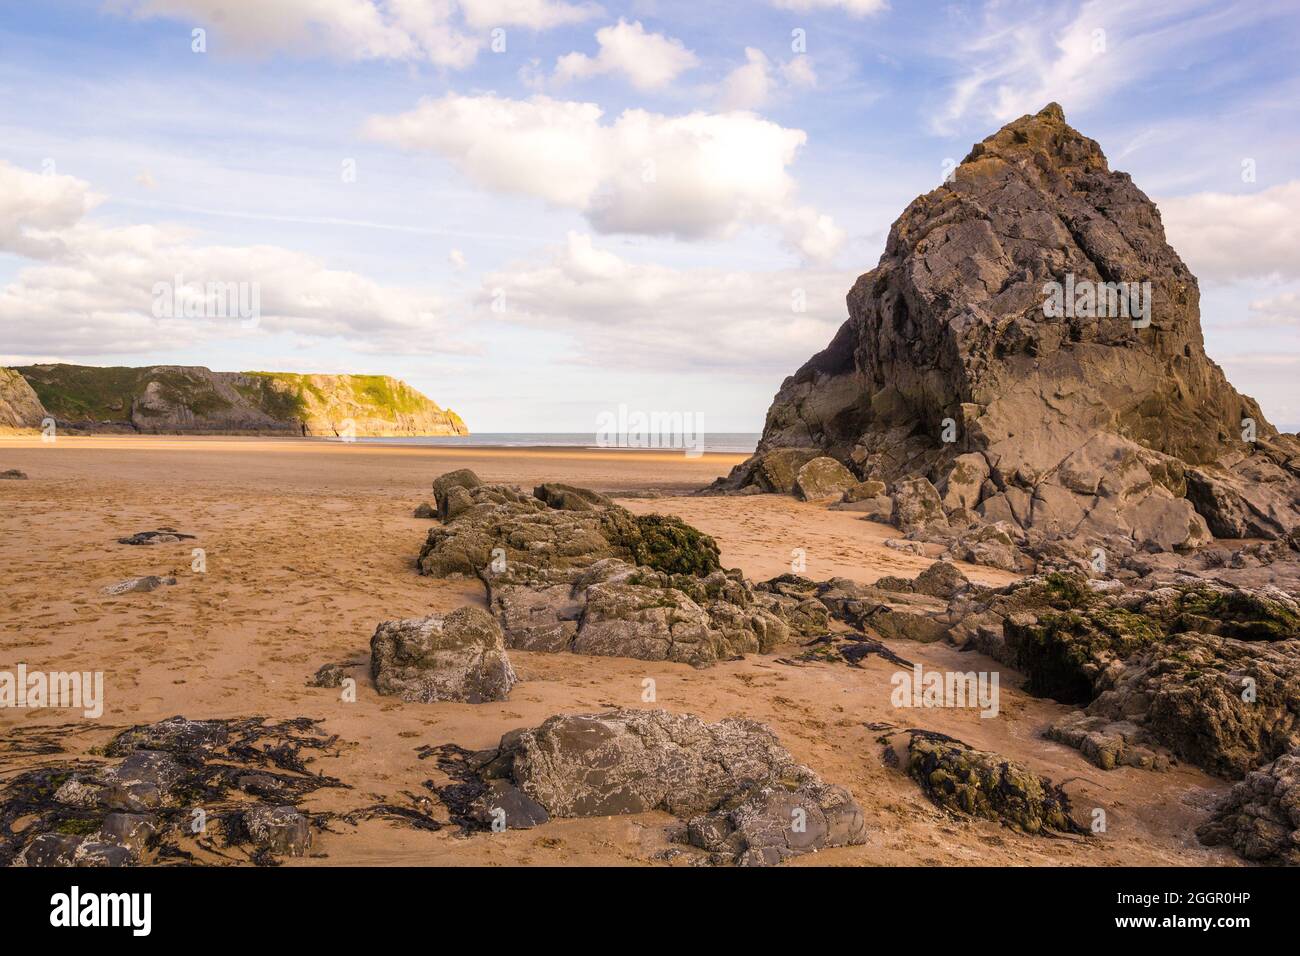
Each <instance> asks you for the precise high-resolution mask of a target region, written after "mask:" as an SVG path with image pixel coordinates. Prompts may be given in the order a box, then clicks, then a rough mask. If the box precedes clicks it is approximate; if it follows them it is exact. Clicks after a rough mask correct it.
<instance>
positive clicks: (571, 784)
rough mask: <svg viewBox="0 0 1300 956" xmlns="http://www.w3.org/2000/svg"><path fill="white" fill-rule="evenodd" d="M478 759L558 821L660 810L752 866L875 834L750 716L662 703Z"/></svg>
mask: <svg viewBox="0 0 1300 956" xmlns="http://www.w3.org/2000/svg"><path fill="white" fill-rule="evenodd" d="M476 762H477V764H478V765H479V766H480V767H481V768H482V769H481V771H480V773H481V774H482V776H483V777H484V778H485V780H486V781H489V782H491V783H492V785H493V786H495V787H497V788H498V789H500V788H501V787H502V784H498V783H496V781H503V782H504V783H505V784H508V785H509V786H512V787H515V788H518V790H519V791H520V792H521V793H522V794H523V795H524V796H525V797H526V798H527V799H528V800H530V801H532V802H533V803H535V804H536V805H538V806H539V807H541V808H542V809H543V810H544V811H545V813H546V814H547V815H549V816H550V817H592V816H615V815H620V814H631V813H644V812H647V811H651V810H662V811H666V812H668V813H671V814H673V815H675V816H678V817H681V818H682V819H684V820H686V821H687V827H686V838H687V840H688V841H689V842H690V843H692V844H693V845H695V846H697V847H700V848H702V849H705V850H708V851H710V852H712V853H716V854H720V855H721V856H722V858H724V859H726V860H731V861H734V862H738V863H741V864H744V865H764V864H770V863H778V862H780V861H782V860H784V859H787V858H789V857H791V856H796V855H798V854H801V853H805V852H809V851H815V850H818V849H823V848H826V847H832V846H845V845H849V844H855V843H862V842H864V840H865V825H864V823H863V817H862V812H861V810H860V808H859V807H858V806H857V804H856V803H855V802H854V801H853V799H852V797H851V796H850V795H849V794H848V792H847V791H845V790H844V789H843V788H840V787H835V786H830V785H827V784H825V783H823V782H822V781H821V779H820V778H819V777H818V776H817V775H816V774H815V773H814V772H813V771H812V770H810V769H808V768H807V767H804V766H802V765H800V764H798V763H796V762H795V761H794V758H792V757H791V756H790V754H789V753H788V752H787V751H786V750H785V749H784V748H783V747H782V746H781V745H780V743H779V741H778V740H777V738H776V736H775V735H774V734H773V733H772V731H771V730H769V729H768V728H767V727H765V726H764V725H762V724H759V723H756V722H754V721H750V720H742V719H737V718H728V719H725V720H722V721H719V722H718V723H715V724H707V723H705V722H704V721H702V720H701V719H700V718H698V717H695V716H693V715H691V714H670V713H668V712H666V711H662V710H650V711H639V710H615V711H609V712H606V713H602V714H591V715H560V716H555V717H551V718H548V719H547V720H546V721H544V722H543V723H542V724H541V725H540V726H538V727H535V728H531V729H527V730H523V731H512V732H511V733H509V734H507V735H505V736H504V737H502V739H501V743H500V745H499V747H498V748H497V750H496V751H495V752H493V753H490V754H484V755H482V756H481V757H480V758H479V759H478V760H477V761H476ZM485 802H490V801H485ZM508 820H509V814H508V812H507V821H508Z"/></svg>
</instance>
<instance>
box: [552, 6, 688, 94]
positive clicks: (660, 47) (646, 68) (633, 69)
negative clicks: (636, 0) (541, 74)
mask: <svg viewBox="0 0 1300 956" xmlns="http://www.w3.org/2000/svg"><path fill="white" fill-rule="evenodd" d="M596 43H597V44H598V45H599V47H600V51H599V52H598V53H597V54H596V55H595V56H594V57H590V56H587V55H586V54H584V53H568V54H566V55H564V56H562V57H560V58H559V59H558V60H556V61H555V81H556V82H557V83H567V82H569V81H571V80H582V79H587V78H588V77H592V76H599V75H601V74H605V73H622V74H624V75H625V76H626V77H627V79H628V81H629V82H630V83H631V84H632V85H633V86H634V87H636V88H637V89H638V90H658V89H662V88H663V87H665V86H668V84H670V83H672V81H673V80H675V79H676V78H677V77H678V76H680V75H681V74H682V73H684V72H686V71H687V70H689V69H691V68H693V67H695V66H696V65H697V64H698V63H699V60H698V59H697V58H696V56H695V54H694V53H692V52H691V51H690V50H688V49H687V48H686V47H685V45H683V43H682V41H681V40H675V39H673V38H671V37H666V36H664V35H663V34H662V33H646V32H645V28H644V27H643V26H641V23H640V21H636V22H633V23H628V22H627V21H626V20H623V19H620V20H619V21H618V23H617V24H615V25H613V26H608V27H602V28H601V29H599V30H597V31H596Z"/></svg>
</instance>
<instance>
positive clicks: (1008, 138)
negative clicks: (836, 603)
mask: <svg viewBox="0 0 1300 956" xmlns="http://www.w3.org/2000/svg"><path fill="white" fill-rule="evenodd" d="M1143 283H1147V285H1143ZM1130 284H1131V285H1130ZM1130 293H1132V294H1131V295H1130ZM1067 295H1068V296H1069V301H1068V302H1066V301H1065V297H1066V296H1067ZM1058 306H1060V308H1058ZM848 308H849V319H848V321H847V322H846V323H845V324H844V325H843V327H842V328H841V329H840V330H839V332H838V333H837V334H836V336H835V338H834V339H833V341H832V342H831V343H830V345H829V346H828V347H827V348H826V349H825V350H824V351H823V352H821V353H819V354H817V355H815V356H813V358H812V359H810V360H809V361H808V363H807V364H805V365H804V366H803V368H801V369H800V370H799V371H798V372H796V373H795V374H794V375H793V376H791V377H790V378H788V379H787V380H786V381H785V383H784V384H783V385H782V387H781V390H780V392H779V393H778V394H777V396H776V399H775V400H774V402H773V404H772V406H771V408H770V409H769V411H768V415H767V421H766V424H765V427H764V431H763V437H762V440H761V442H760V444H759V446H758V449H757V451H756V453H755V454H754V456H753V457H752V458H750V459H749V460H748V461H747V462H745V463H744V464H742V465H740V466H738V467H737V468H736V469H735V471H734V472H733V473H732V474H731V475H730V476H729V477H728V478H727V479H725V480H723V481H721V482H719V484H718V485H717V487H716V488H715V489H714V490H715V491H724V492H725V491H727V490H738V489H746V488H755V489H758V490H762V491H781V492H786V491H789V490H790V489H791V488H792V487H793V485H794V482H793V480H792V479H791V476H792V474H794V473H796V472H797V470H798V468H799V467H800V466H801V465H802V464H803V463H804V462H807V461H809V460H812V459H815V458H817V457H819V456H830V457H832V458H835V459H836V460H838V461H839V462H841V463H842V464H843V465H844V466H845V467H847V468H848V469H849V470H851V471H852V472H853V473H854V475H855V477H858V478H861V479H864V480H866V479H875V480H880V481H883V482H885V483H887V484H888V485H889V486H890V489H891V491H892V493H893V494H894V496H895V509H894V519H895V520H896V521H897V522H898V523H899V526H900V527H901V528H903V529H904V530H906V531H907V532H909V533H910V534H912V535H913V536H919V537H922V538H923V540H932V541H933V540H944V539H952V538H954V537H955V536H956V535H957V534H958V532H959V530H960V529H959V528H951V529H949V528H945V527H944V526H945V524H948V523H949V521H950V519H951V517H952V515H953V514H954V513H956V512H960V513H961V520H960V521H959V522H958V523H957V524H958V525H959V526H961V527H965V526H966V525H968V524H969V523H976V524H982V523H985V524H992V523H1005V525H1006V526H1008V527H1010V528H1012V529H1013V534H1014V535H1015V536H1016V537H1017V538H1018V539H1022V540H1017V542H1016V543H1017V546H1018V547H1025V548H1027V549H1028V550H1030V551H1031V552H1037V551H1039V550H1040V549H1041V548H1042V547H1043V545H1044V543H1045V542H1050V541H1052V540H1058V539H1068V540H1070V541H1072V542H1074V543H1076V544H1077V546H1078V547H1080V548H1083V549H1091V548H1092V547H1102V548H1105V549H1106V550H1107V551H1108V552H1109V553H1110V555H1111V557H1112V559H1114V558H1117V557H1119V556H1123V555H1125V554H1132V553H1134V552H1178V553H1182V552H1188V551H1193V550H1195V549H1197V548H1200V547H1202V546H1204V545H1206V544H1207V543H1208V542H1209V541H1210V540H1211V532H1212V533H1213V534H1215V535H1219V536H1222V537H1264V538H1270V539H1277V538H1281V537H1283V536H1285V535H1286V534H1287V533H1288V532H1290V531H1291V530H1292V529H1294V528H1296V527H1297V525H1300V441H1298V440H1297V439H1296V437H1295V436H1292V435H1283V434H1279V433H1278V432H1277V430H1276V429H1275V428H1273V426H1272V425H1270V424H1269V423H1268V421H1267V420H1266V419H1265V418H1264V416H1263V414H1262V413H1261V412H1260V409H1259V407H1258V405H1257V404H1256V403H1255V402H1254V401H1253V400H1252V399H1250V398H1248V397H1246V396H1243V395H1241V394H1239V393H1238V392H1237V391H1236V390H1235V389H1233V387H1232V386H1231V385H1230V384H1229V383H1228V381H1227V380H1226V378H1225V377H1224V375H1223V372H1222V370H1221V369H1220V368H1219V366H1218V365H1216V364H1215V363H1214V362H1213V361H1212V360H1211V359H1210V358H1209V357H1208V356H1207V355H1206V353H1205V349H1204V345H1203V341H1202V335H1201V327H1200V314H1199V292H1198V289H1197V283H1196V278H1195V277H1194V276H1193V275H1192V274H1191V272H1190V271H1189V270H1188V269H1187V267H1186V265H1185V264H1184V263H1183V262H1182V260H1181V259H1180V258H1179V257H1178V255H1177V253H1176V252H1175V251H1174V250H1173V249H1172V248H1170V246H1169V244H1168V243H1167V241H1166V239H1165V235H1164V230H1163V228H1162V226H1161V222H1160V214H1159V212H1158V210H1157V209H1156V207H1155V205H1154V204H1153V203H1152V202H1151V201H1150V200H1149V199H1148V198H1147V197H1146V196H1145V195H1144V194H1143V193H1142V192H1141V191H1140V190H1139V189H1138V188H1137V187H1136V186H1135V185H1134V184H1133V182H1132V180H1131V179H1130V178H1129V177H1128V176H1127V175H1125V174H1123V173H1118V172H1113V171H1112V170H1111V169H1110V168H1109V166H1108V164H1107V162H1106V158H1105V156H1104V155H1103V154H1102V151H1101V149H1100V147H1099V146H1098V145H1097V144H1096V143H1095V142H1094V141H1092V140H1090V139H1088V138H1087V137H1085V136H1083V135H1081V134H1080V133H1078V132H1077V131H1075V130H1074V129H1072V128H1071V127H1070V126H1069V125H1067V124H1066V122H1065V119H1064V116H1063V114H1062V112H1061V109H1060V107H1059V106H1056V105H1055V104H1052V105H1049V106H1048V107H1047V108H1045V109H1044V110H1042V111H1041V112H1040V113H1038V114H1036V115H1030V116H1024V117H1022V118H1020V119H1018V120H1016V121H1014V122H1012V123H1010V124H1008V125H1007V126H1006V127H1004V128H1003V129H1002V130H1000V131H998V132H997V133H995V134H994V135H992V136H990V137H989V138H988V139H986V140H984V141H983V142H982V143H979V144H977V145H976V146H975V147H974V148H973V149H972V150H971V152H970V154H969V155H968V156H967V157H966V158H965V160H964V161H963V162H962V163H961V164H960V165H959V166H958V167H957V168H956V169H955V170H954V172H953V175H952V176H951V177H950V178H949V180H948V181H947V182H945V183H944V184H943V185H942V186H940V187H939V188H937V189H935V190H934V191H933V192H930V193H927V194H926V195H924V196H921V197H919V198H917V199H916V200H915V201H913V202H912V204H911V205H909V206H908V208H907V209H906V210H905V211H904V212H903V214H902V216H901V217H900V218H899V219H898V220H897V221H896V222H895V223H894V225H893V227H892V229H891V230H890V233H889V238H888V241H887V243H886V247H885V252H884V254H883V255H882V257H881V259H880V263H879V265H877V267H876V268H875V269H873V270H872V271H871V272H868V273H867V274H865V275H863V276H862V277H861V278H860V279H859V280H858V281H857V283H856V284H855V285H854V287H853V289H852V290H851V291H850V292H849V295H848ZM971 553H972V554H974V556H975V558H974V559H975V560H980V559H982V558H983V557H985V555H981V554H980V553H979V552H978V550H977V549H972V552H971ZM957 556H959V557H960V556H962V555H957Z"/></svg>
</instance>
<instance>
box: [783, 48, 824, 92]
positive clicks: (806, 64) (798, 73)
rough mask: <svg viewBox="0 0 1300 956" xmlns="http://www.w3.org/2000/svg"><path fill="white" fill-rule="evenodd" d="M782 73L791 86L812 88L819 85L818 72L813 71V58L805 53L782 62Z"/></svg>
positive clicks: (805, 88)
mask: <svg viewBox="0 0 1300 956" xmlns="http://www.w3.org/2000/svg"><path fill="white" fill-rule="evenodd" d="M781 75H782V76H784V77H785V81H786V82H787V83H789V84H790V85H791V86H794V87H798V88H799V89H804V90H810V89H812V88H813V87H814V86H816V85H817V74H816V73H815V72H814V71H813V67H812V59H811V58H810V57H809V56H808V54H806V53H803V54H800V55H799V56H796V57H793V58H791V59H789V60H787V61H786V62H785V63H782V64H781Z"/></svg>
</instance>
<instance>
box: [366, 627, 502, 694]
mask: <svg viewBox="0 0 1300 956" xmlns="http://www.w3.org/2000/svg"><path fill="white" fill-rule="evenodd" d="M370 671H371V675H372V676H373V677H374V680H375V689H376V690H378V691H379V693H381V694H391V695H395V696H397V697H400V698H401V699H402V700H406V701H415V702H419V703H425V704H428V703H433V702H434V701H439V700H456V701H463V702H465V703H469V704H481V703H483V702H485V701H492V700H505V699H506V698H507V697H508V696H509V695H510V688H511V687H513V686H514V685H515V680H516V678H515V670H514V668H513V667H512V666H511V665H510V658H508V657H507V656H506V651H505V638H504V636H503V634H502V632H501V625H500V624H498V623H497V621H496V619H495V618H493V616H492V615H491V614H489V613H488V612H486V611H483V610H480V609H479V608H476V607H462V608H457V609H456V610H455V611H452V612H451V613H450V614H448V615H447V616H446V617H439V616H437V615H431V616H429V617H424V618H410V619H408V620H402V621H385V622H384V623H382V624H380V625H379V627H378V628H376V629H375V634H374V637H372V638H371V639H370Z"/></svg>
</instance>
